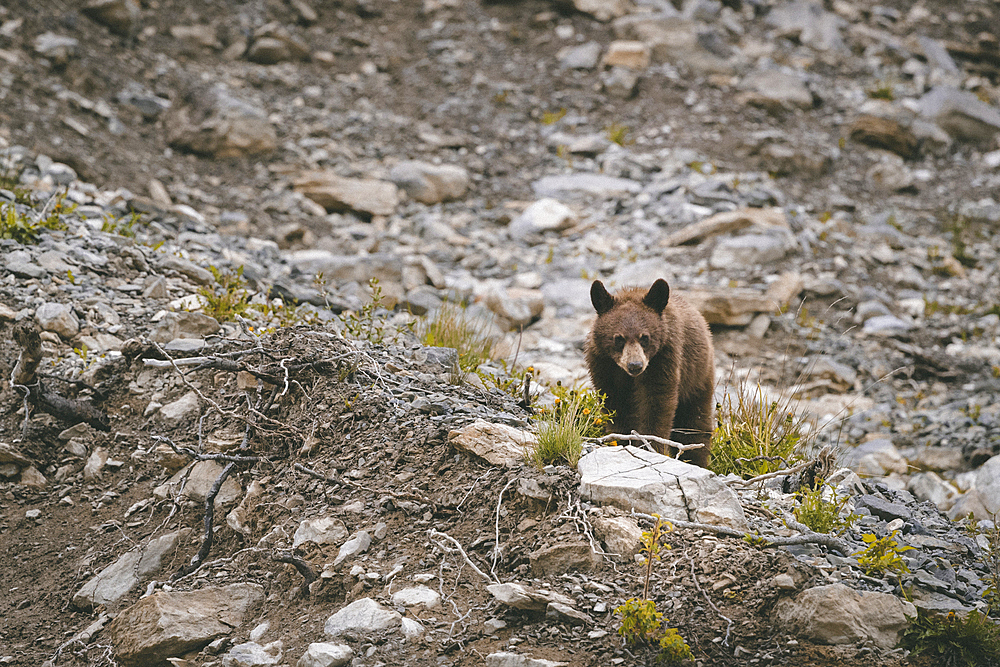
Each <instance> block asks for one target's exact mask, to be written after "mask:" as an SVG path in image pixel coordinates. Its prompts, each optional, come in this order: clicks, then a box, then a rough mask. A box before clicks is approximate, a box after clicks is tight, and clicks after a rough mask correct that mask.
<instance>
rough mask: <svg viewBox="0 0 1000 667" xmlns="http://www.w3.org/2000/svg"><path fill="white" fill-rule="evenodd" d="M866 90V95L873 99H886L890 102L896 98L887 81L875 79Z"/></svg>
mask: <svg viewBox="0 0 1000 667" xmlns="http://www.w3.org/2000/svg"><path fill="white" fill-rule="evenodd" d="M866 92H867V93H868V97H870V98H872V99H873V100H888V101H890V102H891V101H893V100H894V99H896V95H895V93H894V92H893V90H892V84H891V83H889V82H887V81H877V82H876V83H875V85H874V86H873V87H871V88H869V89H868V90H867V91H866Z"/></svg>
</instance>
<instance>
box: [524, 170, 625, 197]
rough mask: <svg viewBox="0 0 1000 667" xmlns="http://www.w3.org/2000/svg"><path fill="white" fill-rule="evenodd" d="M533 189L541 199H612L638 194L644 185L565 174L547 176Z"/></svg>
mask: <svg viewBox="0 0 1000 667" xmlns="http://www.w3.org/2000/svg"><path fill="white" fill-rule="evenodd" d="M531 189H532V190H534V191H535V194H537V195H538V196H539V197H552V198H555V199H562V198H567V197H573V196H574V195H594V196H596V197H603V198H605V199H611V198H614V197H624V196H628V195H631V194H638V193H639V192H641V191H642V184H641V183H639V182H638V181H633V180H630V179H627V178H615V177H613V176H605V175H604V174H584V173H578V174H565V175H556V176H545V177H543V178H540V179H538V180H537V181H535V182H534V183H532V184H531Z"/></svg>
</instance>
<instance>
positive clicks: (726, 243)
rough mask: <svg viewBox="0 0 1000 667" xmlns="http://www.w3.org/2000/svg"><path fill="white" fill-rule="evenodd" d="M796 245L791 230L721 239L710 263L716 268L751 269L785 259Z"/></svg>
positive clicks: (710, 258)
mask: <svg viewBox="0 0 1000 667" xmlns="http://www.w3.org/2000/svg"><path fill="white" fill-rule="evenodd" d="M793 247H794V238H792V235H791V233H790V232H787V231H779V232H777V233H772V234H744V235H742V236H734V237H729V238H723V239H719V242H718V243H716V244H715V248H714V249H713V250H712V255H711V256H710V257H709V260H708V263H709V266H711V267H712V268H714V269H724V268H728V269H736V270H739V269H750V268H754V267H757V266H761V265H764V264H771V263H773V262H777V261H778V260H780V259H783V258H784V257H785V255H787V254H788V253H789V251H790V250H791V249H792V248H793Z"/></svg>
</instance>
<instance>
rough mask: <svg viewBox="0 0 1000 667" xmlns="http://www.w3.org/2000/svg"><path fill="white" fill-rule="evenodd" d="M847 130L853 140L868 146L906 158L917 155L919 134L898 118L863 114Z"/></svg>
mask: <svg viewBox="0 0 1000 667" xmlns="http://www.w3.org/2000/svg"><path fill="white" fill-rule="evenodd" d="M847 132H848V136H850V137H851V139H852V140H853V141H857V142H858V143H862V144H865V145H866V146H871V147H873V148H882V149H884V150H887V151H892V152H893V153H895V154H896V155H899V156H900V157H903V158H906V159H912V158H915V157H917V152H918V148H919V142H918V141H917V136H916V135H915V134H914V133H913V130H912V129H910V127H908V126H905V125H903V124H902V123H900V122H899V121H898V120H896V119H893V118H880V117H878V116H873V115H871V114H862V115H860V116H858V117H857V118H856V119H855V120H854V122H853V123H851V126H850V127H849V128H848V130H847Z"/></svg>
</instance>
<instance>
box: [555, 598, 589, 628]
mask: <svg viewBox="0 0 1000 667" xmlns="http://www.w3.org/2000/svg"><path fill="white" fill-rule="evenodd" d="M545 617H546V618H548V619H550V620H553V621H555V622H556V623H569V624H570V625H593V624H594V619H592V618H591V617H590V616H588V615H587V614H585V613H583V612H582V611H579V610H577V609H574V608H573V607H570V606H569V605H565V604H560V603H558V602H550V603H549V604H548V605H547V606H546V607H545Z"/></svg>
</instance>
